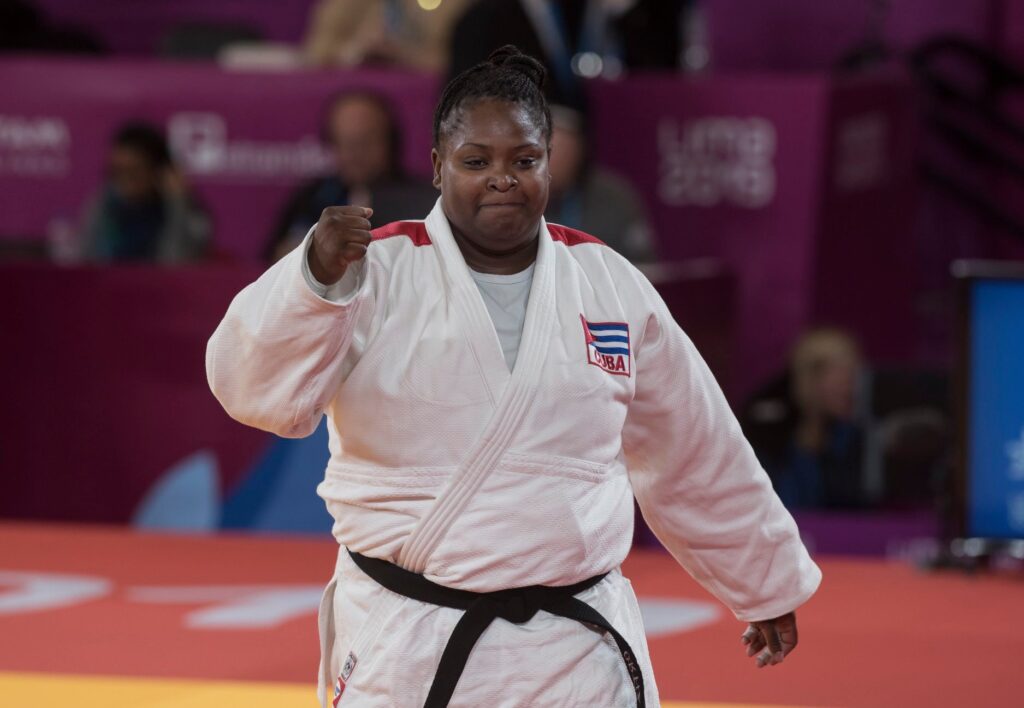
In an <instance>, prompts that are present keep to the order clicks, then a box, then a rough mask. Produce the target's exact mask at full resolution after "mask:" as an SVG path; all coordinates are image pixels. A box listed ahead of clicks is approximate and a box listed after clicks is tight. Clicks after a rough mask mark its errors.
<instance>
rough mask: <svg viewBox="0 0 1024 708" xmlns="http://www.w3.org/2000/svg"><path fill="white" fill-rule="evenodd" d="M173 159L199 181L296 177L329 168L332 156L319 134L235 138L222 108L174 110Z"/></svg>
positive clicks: (170, 122)
mask: <svg viewBox="0 0 1024 708" xmlns="http://www.w3.org/2000/svg"><path fill="white" fill-rule="evenodd" d="M167 136H168V141H169V142H170V146H171V151H172V152H173V153H174V156H175V159H177V160H178V162H179V163H180V164H181V166H182V168H183V169H184V170H185V172H186V173H187V174H189V175H192V176H194V177H195V178H197V179H198V180H200V181H202V180H214V179H216V178H219V177H224V178H230V179H231V181H238V180H239V179H248V180H256V181H278V180H283V181H288V182H291V181H294V179H295V178H297V177H312V176H315V175H321V174H324V173H325V172H327V171H329V170H330V168H331V165H332V161H331V155H330V153H329V152H328V151H327V149H326V148H324V146H323V145H322V144H321V143H320V140H319V138H318V137H317V136H315V135H305V136H303V137H301V138H299V139H298V140H292V141H266V140H245V139H241V138H236V137H232V136H231V135H230V134H229V131H228V122H227V120H226V119H225V118H224V116H222V115H220V114H218V113H200V112H183V113H175V114H173V115H172V116H171V117H170V119H168V121H167Z"/></svg>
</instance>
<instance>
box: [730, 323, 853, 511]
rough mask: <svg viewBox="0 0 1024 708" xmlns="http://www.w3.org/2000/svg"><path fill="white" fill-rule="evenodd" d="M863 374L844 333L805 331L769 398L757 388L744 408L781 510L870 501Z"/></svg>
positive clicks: (747, 427)
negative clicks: (757, 392) (866, 461)
mask: <svg viewBox="0 0 1024 708" xmlns="http://www.w3.org/2000/svg"><path fill="white" fill-rule="evenodd" d="M864 371H865V370H864V364H863V361H862V358H861V354H860V349H859V347H858V346H857V344H856V343H855V342H854V341H853V339H852V338H851V337H850V336H849V335H848V334H846V333H845V332H842V331H840V330H837V329H825V328H823V329H813V330H810V331H808V332H806V333H805V334H804V335H803V336H801V337H800V339H799V340H798V342H797V344H796V346H795V347H794V349H793V353H792V356H791V357H790V362H789V371H788V375H787V376H786V377H785V378H784V380H783V381H780V382H779V386H776V387H775V388H776V389H777V390H775V391H774V394H775V395H771V394H772V393H773V392H768V391H765V392H762V395H759V396H756V397H755V401H754V402H753V403H752V404H751V405H750V406H748V409H747V411H746V412H745V413H744V415H743V419H744V428H745V431H746V432H747V434H748V435H749V436H750V442H751V445H752V446H753V447H754V450H755V452H756V453H757V456H758V458H759V459H760V461H761V464H762V465H763V466H764V468H765V469H766V470H767V471H768V474H769V475H770V476H771V478H772V483H773V484H774V485H775V491H776V492H777V493H778V495H779V498H781V499H782V501H783V503H784V504H785V505H786V507H787V508H789V509H791V510H794V509H822V508H829V509H836V508H858V507H862V506H864V505H865V504H866V502H867V501H868V494H867V492H866V490H865V484H864V467H865V437H866V428H867V424H866V421H865V415H864V413H863V411H861V410H860V409H861V405H860V403H861V395H860V394H861V381H862V379H863V378H864V375H865V373H864Z"/></svg>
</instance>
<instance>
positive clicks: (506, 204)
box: [480, 202, 526, 209]
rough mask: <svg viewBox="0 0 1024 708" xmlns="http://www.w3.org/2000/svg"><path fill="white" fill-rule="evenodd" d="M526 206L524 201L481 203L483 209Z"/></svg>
mask: <svg viewBox="0 0 1024 708" xmlns="http://www.w3.org/2000/svg"><path fill="white" fill-rule="evenodd" d="M522 206H526V205H525V204H524V203H523V202H493V203H491V204H481V205H480V208H481V209H510V208H515V207H522Z"/></svg>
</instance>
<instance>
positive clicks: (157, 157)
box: [113, 121, 171, 168]
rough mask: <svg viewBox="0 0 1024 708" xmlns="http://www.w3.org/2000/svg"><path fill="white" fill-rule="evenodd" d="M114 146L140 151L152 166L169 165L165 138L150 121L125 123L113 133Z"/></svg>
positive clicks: (169, 160) (169, 154)
mask: <svg viewBox="0 0 1024 708" xmlns="http://www.w3.org/2000/svg"><path fill="white" fill-rule="evenodd" d="M113 144H114V147H123V148H128V149H130V150H135V151H137V152H140V153H142V156H143V157H145V158H146V160H147V161H149V164H151V165H152V166H153V167H156V168H162V167H169V166H170V165H171V151H170V149H169V148H168V147H167V140H166V139H164V134H163V133H162V132H160V129H159V128H157V127H156V126H155V125H153V124H152V123H145V122H143V121H134V122H131V123H125V124H124V125H122V126H121V127H120V128H118V129H117V132H116V133H115V134H114V140H113Z"/></svg>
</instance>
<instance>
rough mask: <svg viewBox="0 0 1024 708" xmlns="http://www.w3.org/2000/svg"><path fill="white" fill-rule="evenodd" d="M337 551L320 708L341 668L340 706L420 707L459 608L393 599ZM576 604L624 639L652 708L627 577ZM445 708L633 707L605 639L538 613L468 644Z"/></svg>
mask: <svg viewBox="0 0 1024 708" xmlns="http://www.w3.org/2000/svg"><path fill="white" fill-rule="evenodd" d="M340 550H341V552H340V554H339V557H338V565H337V569H336V572H335V576H334V579H333V580H332V581H331V583H330V584H329V585H328V586H327V589H326V590H325V591H324V597H323V601H322V602H321V605H320V642H321V652H322V653H321V660H320V661H321V665H320V681H319V696H320V702H321V705H323V706H330V705H331V704H332V702H333V700H334V696H335V690H336V687H337V686H338V679H339V677H340V676H342V674H343V670H344V674H345V675H346V676H347V680H345V681H344V689H343V691H342V694H341V697H340V699H339V700H338V708H344V707H345V706H354V707H356V708H378V707H379V708H421V707H422V706H423V702H424V701H425V700H426V697H427V692H428V691H429V690H430V684H431V682H432V681H433V678H434V672H435V671H436V669H437V665H438V663H439V662H440V660H441V653H442V652H443V651H444V647H445V644H446V643H447V641H448V637H450V636H451V633H452V630H453V629H454V628H455V624H456V623H457V622H458V621H459V618H460V617H461V616H462V611H461V610H454V609H451V608H447V607H438V606H436V605H430V604H425V603H422V602H419V601H417V600H412V599H409V598H407V597H403V596H401V595H396V594H395V593H393V592H391V591H390V590H386V589H385V588H383V587H381V586H380V585H378V584H377V582H376V581H374V580H373V579H371V578H370V577H368V576H367V575H366V574H364V573H363V572H362V571H361V570H360V569H359V568H358V567H356V565H355V563H354V562H353V561H352V559H351V558H350V557H349V555H348V553H347V552H346V551H345V549H344V548H342V549H340ZM577 597H578V598H579V599H580V600H582V601H583V602H585V603H587V604H588V605H590V606H591V607H593V608H594V609H595V610H597V611H598V612H600V613H601V614H602V615H603V616H604V617H605V618H606V619H607V620H608V621H609V622H610V623H611V624H612V626H613V627H615V628H616V629H617V630H618V631H619V632H620V633H621V634H622V636H623V637H625V639H626V641H627V642H629V645H630V646H631V647H632V648H633V650H634V652H636V655H637V659H638V660H639V662H640V666H641V669H642V671H643V675H644V688H645V691H646V695H645V698H646V701H647V705H648V706H650V707H651V708H654V707H655V706H658V705H660V703H659V701H658V690H657V687H656V686H655V684H654V675H653V673H652V671H651V660H650V654H649V652H648V650H647V640H646V638H645V637H644V629H643V622H642V620H641V618H640V607H639V605H638V604H637V601H636V595H635V594H634V593H633V588H632V586H631V585H630V582H629V580H627V579H626V578H625V577H624V576H623V575H622V573H621V572H619V570H613V571H612V572H611V573H609V574H608V576H607V577H606V578H605V579H604V580H602V581H601V582H599V583H598V584H597V585H595V586H594V587H592V588H589V589H587V590H585V591H584V592H582V593H580V594H579V595H577ZM346 661H348V663H349V666H348V667H345V663H346ZM450 705H451V706H452V708H483V707H486V708H520V707H521V708H526V707H529V708H545V707H547V706H550V707H551V708H570V707H572V706H580V707H581V708H583V707H584V706H585V707H587V708H597V707H600V706H609V707H610V708H611V707H615V708H618V707H619V706H622V707H623V708H629V707H631V706H635V705H636V694H635V693H634V691H633V687H632V683H631V682H630V680H629V675H628V674H627V672H626V668H625V665H624V663H623V661H622V655H621V654H620V653H619V650H618V648H617V647H616V645H615V642H614V641H613V640H612V639H611V638H610V637H607V636H605V635H604V634H603V633H601V632H599V631H597V630H595V629H592V628H590V627H589V626H587V625H583V624H580V623H579V622H575V621H573V620H570V619H565V618H562V617H556V616H554V615H551V614H548V613H547V612H543V611H541V612H538V613H537V615H536V616H534V617H533V619H531V620H530V621H529V622H527V623H525V624H521V625H516V624H512V623H510V622H507V621H505V620H503V619H496V620H495V621H494V622H493V623H491V625H490V626H489V627H488V628H487V631H486V632H484V635H483V636H482V637H481V638H480V640H479V641H478V642H477V643H476V646H474V647H473V652H472V653H471V654H470V657H469V661H468V662H467V664H466V668H465V670H464V671H463V673H462V677H461V678H460V679H459V684H458V686H457V688H456V689H455V695H454V696H453V697H452V701H451V704H450Z"/></svg>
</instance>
